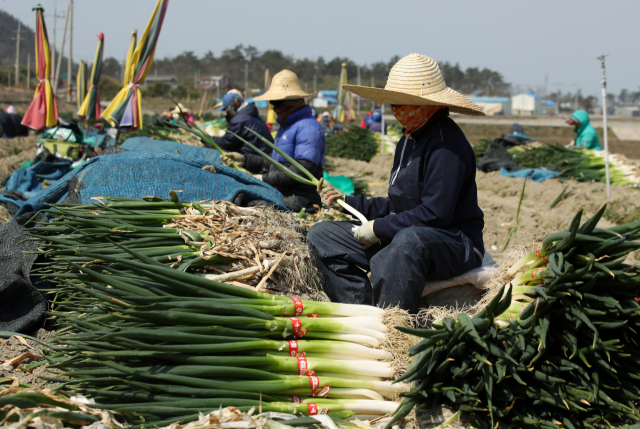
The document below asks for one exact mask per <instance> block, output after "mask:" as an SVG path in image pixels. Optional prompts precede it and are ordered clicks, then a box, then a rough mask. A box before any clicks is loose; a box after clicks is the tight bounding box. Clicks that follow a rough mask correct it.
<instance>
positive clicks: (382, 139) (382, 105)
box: [371, 78, 407, 168]
mask: <svg viewBox="0 0 640 429" xmlns="http://www.w3.org/2000/svg"><path fill="white" fill-rule="evenodd" d="M371 79H373V78H371ZM380 116H382V127H381V128H380V153H384V146H385V144H384V103H382V104H381V105H380ZM406 144H407V143H406V142H405V145H406ZM398 168H400V167H398Z"/></svg>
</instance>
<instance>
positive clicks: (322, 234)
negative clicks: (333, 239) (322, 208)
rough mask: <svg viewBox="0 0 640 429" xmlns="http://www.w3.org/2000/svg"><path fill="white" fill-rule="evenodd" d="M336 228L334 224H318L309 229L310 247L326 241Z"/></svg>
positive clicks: (308, 239)
mask: <svg viewBox="0 0 640 429" xmlns="http://www.w3.org/2000/svg"><path fill="white" fill-rule="evenodd" d="M334 228H336V225H333V222H318V223H316V224H315V225H312V226H311V228H309V232H308V233H307V241H308V242H309V245H310V246H313V245H316V244H318V243H321V242H323V241H325V240H326V238H327V236H328V234H329V232H330V231H331V230H333V229H334Z"/></svg>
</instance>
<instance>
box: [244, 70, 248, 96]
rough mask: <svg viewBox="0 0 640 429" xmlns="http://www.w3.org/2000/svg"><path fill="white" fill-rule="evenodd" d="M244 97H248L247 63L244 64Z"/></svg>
mask: <svg viewBox="0 0 640 429" xmlns="http://www.w3.org/2000/svg"><path fill="white" fill-rule="evenodd" d="M244 97H245V98H248V97H249V63H248V62H245V63H244Z"/></svg>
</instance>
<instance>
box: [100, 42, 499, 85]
mask: <svg viewBox="0 0 640 429" xmlns="http://www.w3.org/2000/svg"><path fill="white" fill-rule="evenodd" d="M399 59H400V57H399V56H394V57H393V58H391V59H390V60H389V61H387V62H384V61H379V62H376V63H373V64H368V65H359V64H356V63H355V62H354V61H353V60H350V59H349V58H346V57H335V58H333V59H331V60H325V59H324V58H323V57H318V58H317V59H315V60H314V59H309V58H303V59H296V58H294V57H293V56H291V55H286V54H284V53H283V52H281V51H279V50H275V49H270V50H266V51H259V50H258V49H257V48H256V47H254V46H251V45H249V46H244V45H242V44H240V45H237V46H236V47H234V48H231V49H225V50H224V51H222V54H220V55H219V56H216V55H214V54H213V52H211V51H209V52H207V53H206V54H204V55H203V56H202V57H198V56H197V55H196V54H195V53H194V52H192V51H186V52H183V53H181V54H179V55H176V56H175V57H165V58H156V59H155V61H154V63H153V68H152V71H151V73H157V74H158V75H172V76H175V77H176V79H177V80H178V82H179V84H181V85H184V86H187V87H189V86H190V87H193V86H194V83H195V77H196V76H198V75H200V76H207V75H224V76H225V77H226V78H227V79H228V80H229V84H230V86H231V87H233V88H238V89H241V90H244V86H245V67H246V70H247V75H246V77H247V81H248V82H247V83H248V87H249V88H253V89H257V88H263V87H264V75H265V67H267V66H268V67H269V69H270V73H271V76H273V75H274V74H275V73H277V72H278V71H280V70H282V69H289V70H292V71H294V72H295V73H296V74H297V75H298V78H299V79H300V83H301V85H302V87H303V88H304V89H305V90H307V91H313V90H314V89H318V90H319V89H334V88H337V86H338V80H339V76H340V72H341V70H342V64H343V63H346V65H347V66H346V67H347V76H348V79H349V82H350V83H356V82H357V77H358V68H359V74H360V82H361V84H362V85H367V86H376V87H383V86H384V85H385V84H386V82H387V75H388V74H389V70H390V69H391V67H392V66H393V65H394V64H395V63H396V62H397V61H398V60H399ZM440 67H441V70H442V72H443V74H444V77H445V80H446V82H447V85H448V86H450V87H451V88H453V89H455V90H458V91H460V92H462V93H470V92H472V91H476V90H480V91H482V94H483V95H508V94H509V90H510V87H511V85H510V84H509V83H508V82H505V80H504V77H503V76H502V75H501V74H500V73H499V72H497V71H494V70H490V69H487V68H484V69H481V68H477V67H469V68H467V69H466V70H465V69H463V68H461V67H460V65H459V64H457V63H456V64H452V63H449V62H441V63H440ZM102 73H103V74H104V75H106V76H111V77H113V78H116V79H120V78H121V73H122V64H121V62H119V61H118V60H117V59H115V58H113V57H110V58H106V59H105V60H104V63H103V68H102Z"/></svg>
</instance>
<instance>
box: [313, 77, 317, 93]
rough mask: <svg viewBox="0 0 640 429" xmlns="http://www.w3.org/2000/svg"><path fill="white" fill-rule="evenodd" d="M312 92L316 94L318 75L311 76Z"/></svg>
mask: <svg viewBox="0 0 640 429" xmlns="http://www.w3.org/2000/svg"><path fill="white" fill-rule="evenodd" d="M313 92H318V75H317V74H314V75H313Z"/></svg>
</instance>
